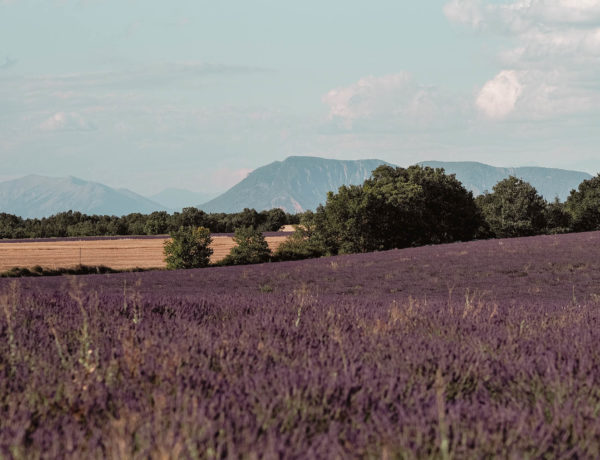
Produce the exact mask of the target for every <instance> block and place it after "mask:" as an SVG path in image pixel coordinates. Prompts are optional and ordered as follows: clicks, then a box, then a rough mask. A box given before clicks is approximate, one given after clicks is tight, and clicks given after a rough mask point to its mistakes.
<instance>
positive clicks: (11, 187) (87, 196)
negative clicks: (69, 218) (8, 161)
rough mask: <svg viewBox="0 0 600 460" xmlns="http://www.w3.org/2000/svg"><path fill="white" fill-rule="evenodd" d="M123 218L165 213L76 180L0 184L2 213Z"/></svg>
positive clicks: (33, 178) (146, 201)
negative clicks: (77, 214) (69, 213)
mask: <svg viewBox="0 0 600 460" xmlns="http://www.w3.org/2000/svg"><path fill="white" fill-rule="evenodd" d="M69 210H72V211H80V212H83V213H85V214H109V215H117V216H121V215H124V214H130V213H132V212H140V213H150V212H153V211H162V210H166V207H165V206H162V205H160V204H158V203H155V202H154V201H151V200H149V199H148V198H145V197H143V196H141V195H138V194H137V193H134V192H132V191H130V190H127V189H119V190H116V189H113V188H110V187H108V186H106V185H103V184H99V183H97V182H87V181H84V180H81V179H77V178H75V177H63V178H54V177H44V176H36V175H31V176H26V177H22V178H20V179H15V180H10V181H5V182H0V212H6V213H9V214H15V215H17V216H21V217H46V216H50V215H52V214H56V213H59V212H63V211H69Z"/></svg>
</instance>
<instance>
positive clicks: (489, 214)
mask: <svg viewBox="0 0 600 460" xmlns="http://www.w3.org/2000/svg"><path fill="white" fill-rule="evenodd" d="M492 190H493V192H492V193H485V194H483V195H480V196H479V197H477V204H478V205H479V207H480V208H481V212H482V214H483V217H484V218H485V221H486V222H487V224H488V225H489V228H490V231H491V232H492V234H493V235H494V236H496V237H498V238H512V237H517V236H530V235H537V234H540V233H543V232H544V231H545V229H546V224H547V220H546V219H547V214H546V206H547V204H546V201H545V200H544V199H543V198H542V197H541V196H540V195H539V194H538V192H537V190H536V189H535V187H533V186H532V185H531V184H529V183H528V182H525V181H524V180H522V179H519V178H517V177H514V176H510V177H508V178H507V179H504V180H502V181H500V182H498V183H497V184H496V185H495V186H494V188H493V189H492Z"/></svg>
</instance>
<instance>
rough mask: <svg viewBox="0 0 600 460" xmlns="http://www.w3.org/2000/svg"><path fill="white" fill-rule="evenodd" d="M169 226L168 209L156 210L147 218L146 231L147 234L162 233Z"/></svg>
mask: <svg viewBox="0 0 600 460" xmlns="http://www.w3.org/2000/svg"><path fill="white" fill-rule="evenodd" d="M168 228H169V214H168V213H167V212H166V211H155V212H153V213H152V214H150V215H149V216H148V217H147V219H146V224H145V225H144V233H145V234H146V235H160V234H162V233H166V232H167V230H168Z"/></svg>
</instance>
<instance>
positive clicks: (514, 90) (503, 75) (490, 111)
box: [475, 70, 523, 118]
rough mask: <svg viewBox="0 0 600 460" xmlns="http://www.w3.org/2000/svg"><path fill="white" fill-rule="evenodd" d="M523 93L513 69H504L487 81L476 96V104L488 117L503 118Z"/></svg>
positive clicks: (512, 108) (513, 107)
mask: <svg viewBox="0 0 600 460" xmlns="http://www.w3.org/2000/svg"><path fill="white" fill-rule="evenodd" d="M522 93H523V85H521V83H520V82H519V78H518V76H517V73H516V72H515V71H514V70H504V71H502V72H500V73H499V74H498V75H496V77H494V78H493V79H492V80H490V81H488V82H487V83H486V84H485V85H484V86H483V88H482V89H481V91H480V92H479V95H478V96H477V100H476V102H475V103H476V105H477V107H478V108H479V110H481V111H482V112H483V113H484V114H485V115H487V116H488V117H489V118H505V117H506V116H508V115H509V114H510V113H511V112H512V111H513V110H514V109H515V105H516V103H517V100H518V99H519V97H520V96H521V94H522Z"/></svg>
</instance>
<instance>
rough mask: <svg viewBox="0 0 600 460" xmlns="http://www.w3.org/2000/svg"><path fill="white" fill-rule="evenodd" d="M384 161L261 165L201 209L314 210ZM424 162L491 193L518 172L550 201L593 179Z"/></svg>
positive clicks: (561, 171)
mask: <svg viewBox="0 0 600 460" xmlns="http://www.w3.org/2000/svg"><path fill="white" fill-rule="evenodd" d="M381 164H389V163H386V162H385V161H382V160H358V161H343V160H328V159H324V158H316V157H299V156H296V157H289V158H287V159H285V160H284V161H276V162H274V163H271V164H268V165H266V166H263V167H261V168H258V169H257V170H255V171H254V172H252V173H250V175H249V176H248V177H247V178H246V179H244V180H243V181H241V182H240V183H238V184H237V185H235V186H234V187H232V188H231V189H229V190H228V191H227V192H225V193H223V194H222V195H220V196H218V197H217V198H215V199H213V200H211V201H208V202H207V203H204V204H202V205H200V206H199V207H200V209H202V210H204V211H206V212H238V211H241V210H243V209H244V208H254V209H256V210H257V211H261V210H265V209H271V208H282V209H284V210H285V211H287V212H301V211H305V210H307V209H311V210H314V209H316V208H317V206H318V205H319V204H321V203H324V202H325V200H326V197H327V192H329V191H337V190H338V188H339V187H340V186H342V185H351V184H361V183H363V182H364V180H365V179H367V178H368V177H369V176H370V175H371V172H372V171H373V170H374V169H375V168H376V167H377V166H379V165H381ZM419 164H421V165H424V166H431V167H434V168H444V169H445V170H446V172H447V173H449V174H456V178H457V179H458V180H460V181H461V182H462V183H463V184H464V186H465V187H466V188H467V189H468V190H471V191H472V192H473V194H474V195H480V194H482V193H483V192H484V191H486V190H488V191H490V192H491V191H492V188H493V186H494V185H496V184H497V183H498V182H499V181H501V180H502V179H505V178H507V177H508V176H510V175H514V176H516V177H519V178H521V179H523V180H525V181H527V182H529V183H531V184H532V185H533V186H534V187H535V188H536V189H537V190H538V192H539V193H540V194H541V195H542V196H544V198H546V199H547V200H554V197H556V196H558V197H559V198H560V199H561V200H563V201H564V200H565V199H566V198H567V196H569V193H570V191H571V190H572V189H576V188H577V187H578V185H579V184H580V183H581V182H582V181H583V180H585V179H589V178H591V177H592V176H590V175H589V174H587V173H584V172H578V171H568V170H564V169H552V168H539V167H522V168H498V167H495V166H490V165H486V164H483V163H477V162H474V161H465V162H442V161H425V162H422V163H419ZM392 166H393V165H392Z"/></svg>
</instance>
